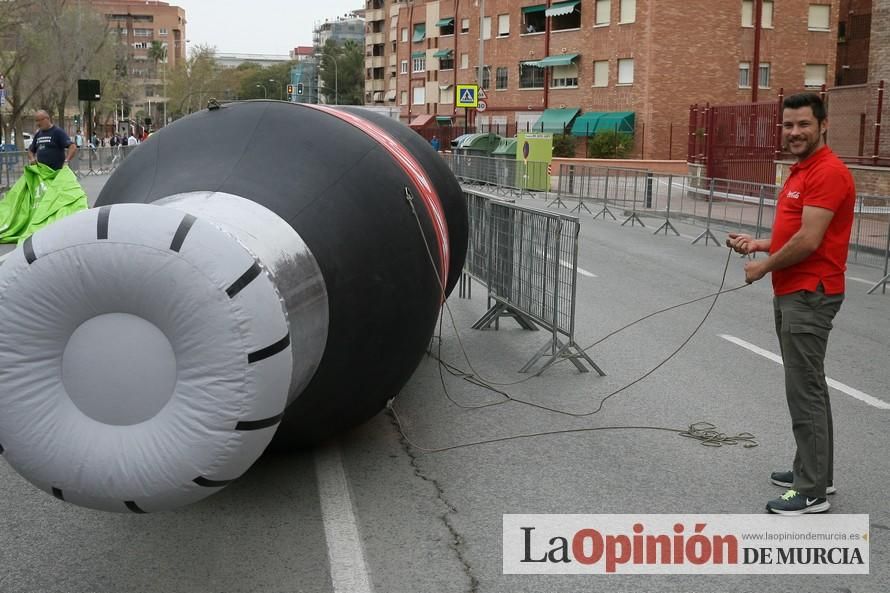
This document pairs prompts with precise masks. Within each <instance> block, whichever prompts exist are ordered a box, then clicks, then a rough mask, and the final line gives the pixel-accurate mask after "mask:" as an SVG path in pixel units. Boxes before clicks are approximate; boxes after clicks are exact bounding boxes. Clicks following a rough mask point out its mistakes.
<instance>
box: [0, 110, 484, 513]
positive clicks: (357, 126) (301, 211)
mask: <svg viewBox="0 0 890 593" xmlns="http://www.w3.org/2000/svg"><path fill="white" fill-rule="evenodd" d="M466 241H467V215H466V209H465V206H464V202H463V198H462V195H461V192H460V187H459V186H458V184H457V182H456V181H455V179H454V177H453V176H452V175H451V173H450V172H449V171H448V169H447V167H446V166H445V164H444V162H443V161H442V160H441V159H440V158H439V156H438V155H437V154H436V153H435V152H434V151H433V149H432V148H431V147H430V146H429V145H428V143H427V142H425V141H424V140H423V138H421V137H420V136H418V135H417V134H416V133H415V132H413V131H412V130H410V129H409V128H407V127H405V126H404V125H402V124H400V123H398V122H396V121H394V120H390V119H387V118H384V117H382V116H379V115H377V114H374V113H371V112H368V111H366V110H363V109H361V108H336V109H335V108H331V107H325V106H317V105H305V104H291V103H283V102H274V101H252V102H243V103H235V104H230V105H226V106H223V107H217V108H214V109H210V110H207V111H203V112H201V113H197V114H194V115H191V116H189V117H187V118H184V119H182V120H179V121H177V122H175V123H174V124H171V125H170V126H167V127H166V128H164V129H162V130H160V131H159V132H157V133H155V134H153V135H152V136H151V137H150V138H149V139H148V140H147V141H146V142H145V143H143V144H142V145H140V146H139V147H138V148H137V149H135V150H133V151H132V153H131V154H130V155H129V156H127V158H126V159H125V161H124V162H123V163H122V164H121V166H120V167H119V168H118V169H117V171H115V173H114V174H113V175H112V176H111V177H110V178H109V179H108V182H107V183H106V185H105V187H104V188H103V190H102V193H101V195H100V196H99V199H98V201H97V203H96V206H95V207H94V208H93V209H91V210H88V211H85V212H81V213H78V214H75V215H72V216H70V217H68V218H65V219H63V220H61V221H59V222H57V223H55V224H53V225H51V226H49V227H47V228H45V229H44V230H42V231H40V232H38V233H36V234H35V235H33V236H32V237H30V238H29V239H28V240H27V241H25V242H24V243H23V244H22V245H21V246H20V247H19V248H18V249H17V250H16V251H15V252H13V254H12V255H11V256H10V257H9V258H8V259H7V260H6V262H5V264H4V265H3V266H2V267H0V451H2V453H3V455H4V457H5V458H6V459H7V461H8V462H9V463H10V464H11V465H12V466H13V467H14V468H15V469H16V470H17V471H18V472H19V473H21V474H22V475H23V476H24V477H25V478H27V479H28V480H29V481H31V482H32V483H33V484H35V485H36V486H38V487H39V488H41V489H43V490H45V491H47V492H50V493H52V494H53V495H55V496H56V497H58V498H60V499H63V500H66V501H69V502H72V503H75V504H79V505H83V506H86V507H91V508H96V509H102V510H108V511H120V512H152V511H158V510H164V509H170V508H175V507H178V506H182V505H184V504H188V503H191V502H194V501H197V500H200V499H202V498H204V497H206V496H208V495H209V494H212V493H214V492H216V491H218V490H219V489H220V488H222V487H224V486H225V485H226V484H228V483H229V482H231V481H232V480H234V479H236V478H238V477H239V476H240V475H242V474H243V473H244V472H245V471H246V470H247V469H248V468H249V467H250V465H251V464H252V463H253V462H254V461H255V460H256V459H257V458H258V457H259V456H260V455H261V454H262V453H263V451H264V450H266V448H267V447H268V446H269V445H270V444H272V446H273V447H275V448H277V449H279V450H287V449H289V448H294V447H298V446H303V445H306V444H311V443H315V442H318V441H320V440H322V439H325V438H328V437H331V436H334V435H336V434H337V433H339V432H342V431H343V430H345V429H347V428H349V427H351V426H355V425H357V424H359V423H361V422H363V421H365V420H367V419H368V418H370V417H372V416H373V415H375V414H376V413H378V412H379V411H380V410H381V409H382V408H383V407H384V406H385V403H386V401H387V400H388V399H389V398H391V397H393V396H395V395H396V393H397V392H398V391H399V389H400V388H401V387H402V386H403V385H404V384H405V382H406V381H407V380H408V378H409V377H410V375H411V373H412V372H413V371H414V369H415V368H416V366H417V364H418V363H419V361H420V359H421V357H422V356H423V353H424V351H425V348H426V347H427V345H428V343H429V340H430V338H431V337H432V334H433V330H434V328H435V323H436V319H437V316H438V311H439V307H440V306H441V303H442V300H443V298H445V296H447V294H448V293H450V291H451V289H452V288H453V287H454V285H455V284H456V282H457V279H458V276H459V274H460V271H461V268H462V267H463V259H464V255H465V253H466Z"/></svg>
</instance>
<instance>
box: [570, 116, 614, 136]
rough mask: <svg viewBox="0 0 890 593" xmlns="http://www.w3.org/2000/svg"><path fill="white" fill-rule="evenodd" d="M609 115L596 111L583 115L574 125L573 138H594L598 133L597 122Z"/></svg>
mask: <svg viewBox="0 0 890 593" xmlns="http://www.w3.org/2000/svg"><path fill="white" fill-rule="evenodd" d="M604 115H607V114H605V113H601V112H599V111H594V112H590V113H582V114H581V115H579V116H578V118H577V119H576V120H575V123H574V124H573V125H572V135H573V136H593V135H594V134H595V133H596V122H598V121H599V119H600V118H601V117H602V116H604Z"/></svg>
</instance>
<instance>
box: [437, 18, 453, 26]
mask: <svg viewBox="0 0 890 593" xmlns="http://www.w3.org/2000/svg"><path fill="white" fill-rule="evenodd" d="M453 24H454V17H453V16H449V17H445V18H444V19H439V20H438V21H436V26H437V27H447V26H449V25H453Z"/></svg>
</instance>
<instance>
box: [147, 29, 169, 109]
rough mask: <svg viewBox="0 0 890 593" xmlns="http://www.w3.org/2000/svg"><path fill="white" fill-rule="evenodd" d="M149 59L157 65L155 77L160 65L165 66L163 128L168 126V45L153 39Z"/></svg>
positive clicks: (162, 70)
mask: <svg viewBox="0 0 890 593" xmlns="http://www.w3.org/2000/svg"><path fill="white" fill-rule="evenodd" d="M148 59H149V60H152V61H153V62H154V63H155V73H156V74H155V76H157V70H158V65H159V64H163V68H162V69H161V78H162V80H163V85H164V91H163V92H164V121H163V123H162V124H161V126H165V125H167V44H166V43H164V42H163V41H158V40H157V39H153V40H152V42H151V46H150V47H149V48H148ZM149 115H151V114H149Z"/></svg>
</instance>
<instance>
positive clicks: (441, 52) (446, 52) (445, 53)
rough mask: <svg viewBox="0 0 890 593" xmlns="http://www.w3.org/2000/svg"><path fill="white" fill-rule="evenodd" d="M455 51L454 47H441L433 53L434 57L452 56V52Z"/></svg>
mask: <svg viewBox="0 0 890 593" xmlns="http://www.w3.org/2000/svg"><path fill="white" fill-rule="evenodd" d="M453 53H454V50H453V49H440V50H439V51H437V52H436V53H434V54H433V57H434V58H448V57H451V54H453Z"/></svg>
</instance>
